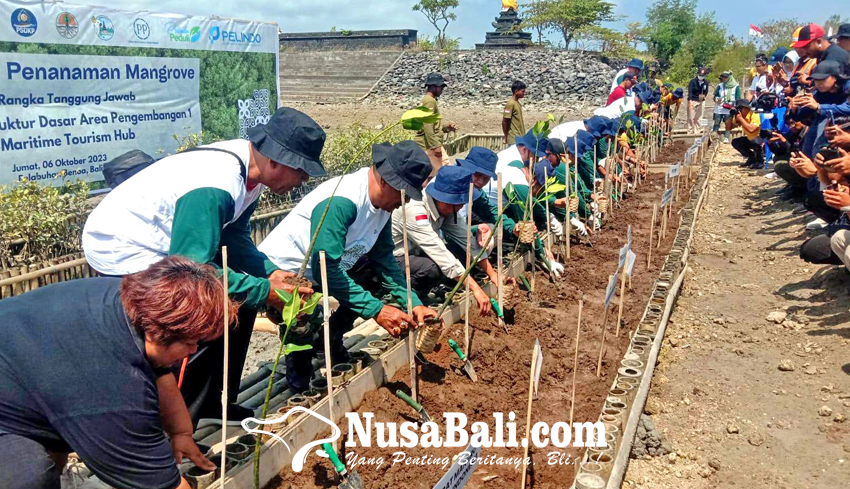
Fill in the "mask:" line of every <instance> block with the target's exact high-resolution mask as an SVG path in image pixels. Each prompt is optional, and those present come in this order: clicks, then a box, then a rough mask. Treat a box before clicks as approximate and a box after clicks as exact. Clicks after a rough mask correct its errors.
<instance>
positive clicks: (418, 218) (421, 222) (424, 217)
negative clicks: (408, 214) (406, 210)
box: [416, 214, 429, 226]
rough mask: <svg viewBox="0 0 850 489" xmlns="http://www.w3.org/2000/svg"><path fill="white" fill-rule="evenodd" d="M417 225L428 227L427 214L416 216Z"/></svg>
mask: <svg viewBox="0 0 850 489" xmlns="http://www.w3.org/2000/svg"><path fill="white" fill-rule="evenodd" d="M416 224H418V225H420V226H427V225H428V224H429V222H428V215H427V214H417V215H416Z"/></svg>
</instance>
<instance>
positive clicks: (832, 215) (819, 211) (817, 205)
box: [805, 191, 841, 222]
mask: <svg viewBox="0 0 850 489" xmlns="http://www.w3.org/2000/svg"><path fill="white" fill-rule="evenodd" d="M805 205H806V209H808V210H809V211H810V212H811V213H812V214H814V215H815V216H817V217H819V218H821V219H823V220H824V221H826V222H835V221H837V220H838V218H839V217H841V211H840V210H838V209H836V208H834V207H830V206H828V205H827V204H826V201H824V200H823V192H819V191H815V192H809V193H808V194H807V195H806V204H805Z"/></svg>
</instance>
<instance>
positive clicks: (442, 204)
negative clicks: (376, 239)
mask: <svg viewBox="0 0 850 489" xmlns="http://www.w3.org/2000/svg"><path fill="white" fill-rule="evenodd" d="M472 177H473V172H472V170H469V169H466V168H462V167H459V166H444V167H443V168H440V170H439V171H438V172H437V178H435V179H434V180H433V181H432V182H431V183H429V184H428V186H427V187H426V188H425V192H424V194H423V195H422V199H421V200H413V201H411V202H410V204H409V205H408V206H407V209H406V214H407V216H406V217H407V220H406V221H405V219H404V217H403V216H402V211H401V209H396V210H395V212H393V222H392V229H393V239H394V241H395V252H394V253H395V258H396V260H397V261H398V262H399V267H403V266H404V240H403V232H404V228H405V227H406V228H407V234H408V237H409V239H410V245H409V246H410V248H409V253H410V277H411V286H412V287H413V289H414V290H416V292H417V293H418V294H420V295H424V294H427V293H428V291H429V290H430V289H431V287H433V285H434V284H436V283H439V282H440V281H441V280H442V279H443V278H444V277H447V278H449V279H452V280H457V279H458V278H459V277H460V276H461V275H463V272H464V270H465V267H464V266H463V265H462V264H461V262H460V261H459V260H458V259H457V258H456V257H455V256H454V255H453V254H452V252H451V251H449V248H448V246H447V245H446V243H445V242H444V241H443V238H441V237H440V232H442V234H443V235H444V236H445V237H446V239H449V240H453V241H455V242H456V243H461V244H462V245H463V247H464V248H465V246H466V234H467V229H466V220H465V219H464V220H461V221H458V218H457V213H458V211H460V210H461V209H462V208H463V206H464V205H465V204H466V203H467V200H468V198H469V186H470V185H471V184H472ZM476 231H477V234H478V238H477V240H476V243H475V245H476V246H475V251H476V252H477V251H478V249H479V248H483V247H484V245H485V243H486V242H487V241H488V238H489V236H490V234H491V233H492V231H491V230H490V228H489V227H488V226H487V225H486V224H481V225H479V226H478V229H477V230H476ZM484 262H486V264H484ZM480 264H481V267H482V268H483V269H485V270H486V269H487V265H489V262H488V261H487V259H486V258H485V259H484V260H482V261H481V262H480ZM490 269H492V267H490ZM466 282H467V283H468V285H469V289H470V291H471V292H472V295H473V297H474V298H475V301H476V302H477V303H478V311H479V313H481V314H482V315H487V314H489V313H490V309H491V307H490V297H489V296H488V295H487V293H486V292H484V290H482V289H481V287H480V286H479V285H478V283H477V282H475V280H474V279H473V278H472V277H467V278H466Z"/></svg>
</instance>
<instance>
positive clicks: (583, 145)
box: [573, 130, 596, 155]
mask: <svg viewBox="0 0 850 489" xmlns="http://www.w3.org/2000/svg"><path fill="white" fill-rule="evenodd" d="M576 138H578V154H579V155H583V154H585V153H586V152H587V151H588V150H589V149H593V145H594V144H596V138H594V137H593V134H591V133H589V132H587V131H582V130H579V131H578V132H576ZM573 144H575V143H573Z"/></svg>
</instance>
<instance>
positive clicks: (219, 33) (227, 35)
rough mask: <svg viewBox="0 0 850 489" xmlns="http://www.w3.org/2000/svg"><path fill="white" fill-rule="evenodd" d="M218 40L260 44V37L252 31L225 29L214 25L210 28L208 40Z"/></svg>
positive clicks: (232, 42)
mask: <svg viewBox="0 0 850 489" xmlns="http://www.w3.org/2000/svg"><path fill="white" fill-rule="evenodd" d="M218 40H221V41H222V42H225V43H229V44H260V42H262V37H261V36H260V35H259V34H254V33H253V32H237V31H226V30H224V29H222V28H220V27H218V26H216V27H213V28H212V29H210V42H216V41H218Z"/></svg>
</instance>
